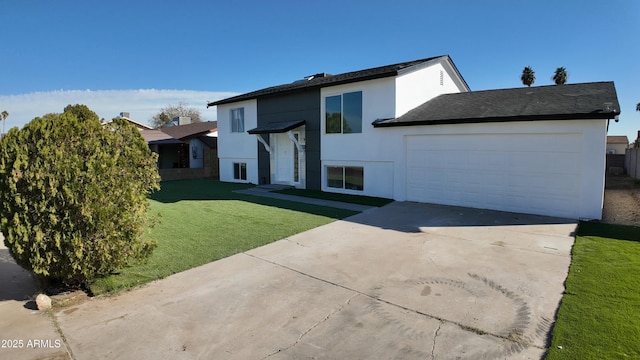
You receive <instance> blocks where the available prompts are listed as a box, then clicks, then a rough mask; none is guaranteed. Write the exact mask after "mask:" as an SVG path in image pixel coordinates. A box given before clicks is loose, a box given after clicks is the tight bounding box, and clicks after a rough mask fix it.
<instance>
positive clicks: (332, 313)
mask: <svg viewBox="0 0 640 360" xmlns="http://www.w3.org/2000/svg"><path fill="white" fill-rule="evenodd" d="M358 295H359V294H357V293H356V294H353V295H352V296H351V297H349V298H348V299H347V300H346V301H345V302H344V304H343V305H342V306H340V307H339V308H337V309H334V310H333V311H331V312H330V313H329V314H327V316H325V317H324V318H323V319H322V320H320V321H318V322H317V323H315V324H313V325H311V327H309V328H308V329H307V330H305V331H303V332H302V334H300V336H299V337H298V339H297V340H296V341H295V342H294V343H293V344H291V345H289V346H287V347H285V348H282V349H278V350H276V351H274V352H272V353H270V354H268V355H267V356H265V357H263V358H262V360H264V359H266V358H269V357H271V356H273V355H275V354H277V353H280V352H283V351H287V350H289V349H291V348H292V347H294V346H296V345H298V344H299V343H300V342H301V341H302V338H303V337H305V336H306V335H307V334H308V333H310V332H311V331H312V330H313V329H315V328H317V327H318V326H320V325H322V324H323V323H325V322H327V320H329V319H330V318H331V317H332V316H333V315H335V314H337V313H339V312H340V311H342V310H343V309H344V308H345V307H347V306H348V305H349V304H351V300H352V299H353V298H355V297H356V296H358Z"/></svg>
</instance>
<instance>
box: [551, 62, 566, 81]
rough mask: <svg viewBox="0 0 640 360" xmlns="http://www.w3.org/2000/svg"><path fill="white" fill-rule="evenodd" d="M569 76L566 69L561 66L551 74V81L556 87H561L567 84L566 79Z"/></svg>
mask: <svg viewBox="0 0 640 360" xmlns="http://www.w3.org/2000/svg"><path fill="white" fill-rule="evenodd" d="M568 77H569V74H567V69H565V68H564V66H561V67H559V68H557V69H556V72H555V73H554V74H553V77H552V78H551V80H553V82H555V83H556V85H562V84H564V83H566V82H567V78H568Z"/></svg>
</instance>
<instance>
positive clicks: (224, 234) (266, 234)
mask: <svg viewBox="0 0 640 360" xmlns="http://www.w3.org/2000/svg"><path fill="white" fill-rule="evenodd" d="M161 185H162V190H161V191H159V192H157V193H155V194H153V195H152V196H151V199H150V200H149V201H150V204H151V206H150V212H149V213H150V216H156V215H158V214H159V217H158V223H157V224H156V225H155V227H154V228H153V229H152V230H151V231H150V234H149V236H150V237H152V238H154V239H156V240H157V241H158V247H157V248H156V249H155V251H154V253H153V255H152V256H151V257H150V258H149V260H148V261H147V262H146V263H143V264H134V265H132V266H130V267H128V268H125V269H123V270H121V271H119V272H118V273H117V274H113V275H110V276H107V277H104V278H100V279H97V280H96V281H94V282H93V283H92V284H90V290H91V292H93V294H96V295H97V294H103V293H108V292H113V291H117V290H121V289H126V288H130V287H133V286H137V285H140V284H144V283H147V282H150V281H153V280H156V279H160V278H164V277H166V276H169V275H171V274H175V273H178V272H181V271H184V270H187V269H191V268H193V267H196V266H199V265H203V264H206V263H209V262H211V261H215V260H218V259H221V258H224V257H227V256H231V255H233V254H237V253H240V252H243V251H247V250H250V249H253V248H256V247H258V246H261V245H265V244H268V243H270V242H273V241H276V240H279V239H283V238H285V237H287V236H291V235H293V234H297V233H300V232H302V231H305V230H309V229H312V228H314V227H317V226H320V225H324V224H327V223H329V222H332V221H334V220H336V219H342V218H345V217H348V216H351V215H354V214H356V212H353V211H348V210H342V209H334V208H328V207H322V206H315V205H307V204H302V203H295V202H290V201H283V200H277V199H269V198H262V197H256V196H251V195H244V194H237V193H234V192H233V191H234V190H239V189H246V188H249V187H251V185H242V184H230V183H221V182H218V181H213V180H185V181H170V182H163V183H162V184H161Z"/></svg>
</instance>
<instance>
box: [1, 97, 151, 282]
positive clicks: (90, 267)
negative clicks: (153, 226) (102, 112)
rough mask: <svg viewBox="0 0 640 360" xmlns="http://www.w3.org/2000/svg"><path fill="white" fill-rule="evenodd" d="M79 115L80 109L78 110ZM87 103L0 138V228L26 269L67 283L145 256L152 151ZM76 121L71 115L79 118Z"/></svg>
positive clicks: (133, 131)
mask: <svg viewBox="0 0 640 360" xmlns="http://www.w3.org/2000/svg"><path fill="white" fill-rule="evenodd" d="M78 109H80V110H82V111H83V112H78ZM86 110H88V108H87V107H86V106H84V105H75V106H68V107H67V108H65V112H64V113H62V114H49V115H47V116H46V117H44V118H35V119H33V120H32V121H31V122H30V123H28V124H27V125H25V126H24V127H23V128H22V129H20V130H18V129H17V128H13V129H11V130H10V131H9V133H8V134H7V135H6V136H5V138H4V139H2V141H0V230H2V233H3V234H4V236H5V245H6V246H7V248H9V251H10V253H11V255H12V256H13V258H14V259H15V260H16V261H17V262H18V264H20V265H21V266H23V267H24V268H26V269H29V270H32V271H33V272H34V273H35V274H37V275H39V276H41V277H44V278H52V279H56V280H61V281H63V282H65V283H67V284H69V285H77V284H82V283H85V282H87V281H90V280H92V279H93V278H95V277H96V276H99V275H102V274H107V273H109V272H112V271H113V270H116V269H119V268H122V267H124V266H125V265H126V264H127V263H128V262H129V261H131V260H134V259H144V258H146V257H148V256H149V255H150V254H151V252H152V251H153V249H154V248H155V246H156V243H155V242H154V241H152V240H149V239H146V238H145V237H143V234H144V232H145V229H146V223H147V208H148V201H147V195H148V194H149V193H150V192H152V191H154V190H157V189H159V181H160V178H159V175H158V170H157V167H156V161H157V155H156V154H154V153H153V152H151V151H150V150H149V147H148V146H147V144H146V142H145V141H144V139H143V138H142V136H141V134H140V132H139V130H137V129H136V128H135V127H134V126H133V125H131V124H130V123H128V122H127V121H125V120H123V119H114V121H113V122H111V123H109V124H107V125H104V126H103V125H102V124H101V123H100V121H99V120H98V117H97V115H95V113H93V112H91V111H90V110H89V112H88V113H89V114H90V116H87V115H86V114H87V112H86ZM76 115H77V116H76Z"/></svg>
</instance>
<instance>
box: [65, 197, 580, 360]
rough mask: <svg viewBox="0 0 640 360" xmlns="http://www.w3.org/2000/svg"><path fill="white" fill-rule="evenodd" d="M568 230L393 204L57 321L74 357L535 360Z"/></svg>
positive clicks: (548, 222)
mask: <svg viewBox="0 0 640 360" xmlns="http://www.w3.org/2000/svg"><path fill="white" fill-rule="evenodd" d="M575 226H576V224H575V223H574V222H572V221H566V220H563V219H554V218H545V217H540V216H529V215H522V214H513V213H502V212H496V211H483V210H474V209H467V208H458V207H447V206H437V205H428V204H415V203H397V202H396V203H392V204H390V205H387V206H385V207H382V208H375V209H371V210H369V211H366V212H363V213H360V214H358V215H355V216H352V217H350V218H347V219H344V220H341V221H336V222H333V223H330V224H328V225H325V226H321V227H318V228H315V229H312V230H310V231H307V232H304V233H301V234H298V235H295V236H291V237H289V238H286V239H283V240H280V241H277V242H274V243H272V244H269V245H266V246H263V247H260V248H257V249H254V250H251V251H247V252H245V253H241V254H237V255H234V256H231V257H228V258H225V259H222V260H220V261H216V262H213V263H210V264H206V265H204V266H201V267H198V268H195V269H192V270H189V271H185V272H182V273H179V274H176V275H174V276H171V277H169V278H166V279H163V280H160V281H156V282H153V283H151V284H148V285H147V286H144V287H142V288H140V289H135V290H132V291H129V292H125V293H122V294H120V295H118V296H115V297H108V298H95V299H92V300H90V301H88V302H85V303H83V304H80V305H75V306H72V307H69V308H65V309H63V310H61V311H59V312H58V313H57V314H56V317H57V319H58V323H59V324H60V328H61V330H62V332H63V333H64V335H65V337H66V339H67V341H68V343H69V345H70V347H71V349H72V350H73V354H74V356H75V358H76V359H96V358H101V359H158V358H171V359H312V358H313V359H541V358H542V357H543V356H544V354H545V351H546V348H547V346H549V344H548V336H549V332H550V329H551V327H552V324H553V322H554V318H555V313H556V310H557V308H558V306H559V302H560V299H561V297H562V293H563V291H564V286H563V282H564V280H565V278H566V276H567V273H568V267H569V263H570V251H571V246H572V244H573V231H574V230H575Z"/></svg>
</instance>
